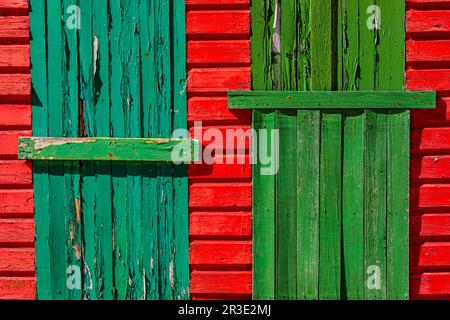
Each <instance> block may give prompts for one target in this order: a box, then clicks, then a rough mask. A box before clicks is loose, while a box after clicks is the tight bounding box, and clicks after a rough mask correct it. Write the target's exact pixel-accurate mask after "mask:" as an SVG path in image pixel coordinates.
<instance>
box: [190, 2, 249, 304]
mask: <svg viewBox="0 0 450 320" xmlns="http://www.w3.org/2000/svg"><path fill="white" fill-rule="evenodd" d="M186 5H187V37H188V52H187V55H188V58H187V59H188V99H189V100H188V120H189V125H190V128H192V126H193V122H194V121H199V120H201V121H203V127H204V129H207V128H210V127H217V128H219V129H221V130H224V129H226V128H244V129H248V128H250V125H251V123H250V112H247V111H246V112H230V111H229V110H227V103H226V102H227V99H226V92H227V91H228V90H249V89H250V11H249V9H250V1H249V0H186ZM206 142H207V141H206ZM246 163H247V165H238V164H236V165H220V164H216V165H213V166H212V167H211V166H206V165H194V166H190V170H189V183H190V186H189V211H190V215H189V221H190V230H189V232H190V266H191V297H192V299H218V298H219V299H250V298H251V263H252V258H251V257H252V254H251V167H250V166H249V165H248V161H246Z"/></svg>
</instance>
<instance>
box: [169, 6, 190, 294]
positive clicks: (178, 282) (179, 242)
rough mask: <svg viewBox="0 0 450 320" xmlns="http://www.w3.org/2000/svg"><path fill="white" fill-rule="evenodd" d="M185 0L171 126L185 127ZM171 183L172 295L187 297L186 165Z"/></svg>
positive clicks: (176, 28) (176, 36) (176, 13)
mask: <svg viewBox="0 0 450 320" xmlns="http://www.w3.org/2000/svg"><path fill="white" fill-rule="evenodd" d="M185 16H186V15H185V1H183V0H175V1H173V4H172V21H173V23H172V25H173V27H172V30H173V34H172V42H173V55H172V65H173V95H174V97H173V107H174V112H173V129H174V130H177V129H186V128H187V95H186V85H187V84H186V23H185V21H186V17H185ZM173 174H174V177H173V183H174V189H173V190H174V191H173V192H174V230H176V232H175V233H174V243H175V248H174V250H175V260H174V269H175V270H174V282H175V286H174V289H173V290H174V294H173V296H174V298H175V299H178V300H180V299H188V298H189V227H188V221H189V217H188V214H189V212H188V179H187V175H188V174H187V166H186V165H182V166H175V167H174V168H173Z"/></svg>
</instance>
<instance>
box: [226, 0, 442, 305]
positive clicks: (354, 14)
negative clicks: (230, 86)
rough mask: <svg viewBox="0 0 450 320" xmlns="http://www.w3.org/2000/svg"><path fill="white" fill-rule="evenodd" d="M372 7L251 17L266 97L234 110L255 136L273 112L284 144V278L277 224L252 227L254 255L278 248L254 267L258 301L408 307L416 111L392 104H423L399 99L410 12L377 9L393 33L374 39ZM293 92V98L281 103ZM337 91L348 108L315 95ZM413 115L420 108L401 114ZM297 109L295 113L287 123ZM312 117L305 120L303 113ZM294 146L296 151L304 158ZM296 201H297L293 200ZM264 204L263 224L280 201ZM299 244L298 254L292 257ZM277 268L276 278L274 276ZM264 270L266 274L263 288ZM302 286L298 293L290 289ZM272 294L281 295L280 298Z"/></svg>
mask: <svg viewBox="0 0 450 320" xmlns="http://www.w3.org/2000/svg"><path fill="white" fill-rule="evenodd" d="M371 4H373V3H370V1H364V0H363V1H359V2H357V3H355V2H351V1H338V2H333V1H325V2H321V3H320V4H318V3H316V2H313V1H311V2H310V1H284V2H282V3H281V4H280V7H281V10H280V12H278V9H279V8H277V7H276V5H274V3H272V2H267V3H265V4H259V5H256V6H255V7H254V8H253V7H252V8H251V12H252V15H253V16H254V19H253V24H254V26H253V30H254V33H253V38H252V76H253V81H252V83H253V89H255V90H266V91H259V92H258V91H256V92H245V93H242V92H241V93H233V92H232V93H231V94H229V106H230V107H231V109H233V108H235V109H238V108H249V109H252V108H254V109H257V110H255V111H254V113H253V117H254V119H257V121H258V122H255V121H254V126H255V125H256V128H263V127H264V126H263V125H264V122H262V123H260V121H261V120H263V121H264V119H270V118H268V115H270V114H271V113H272V114H273V115H274V119H275V120H274V121H275V128H277V129H280V143H281V145H282V147H281V148H280V152H281V153H280V171H279V173H278V175H277V177H276V179H275V180H276V183H275V186H276V188H275V189H276V190H277V192H276V193H275V196H274V195H273V194H274V193H273V192H270V193H269V192H267V193H266V197H271V199H274V202H275V206H274V208H275V210H274V211H275V212H274V213H273V214H272V217H275V218H274V219H275V221H276V222H275V225H276V228H275V230H276V231H275V239H276V240H275V265H276V267H275V266H273V264H272V262H271V256H272V250H273V249H272V243H273V242H272V240H271V234H272V233H270V230H271V221H270V220H269V219H265V222H267V228H266V225H264V224H261V225H259V224H256V223H254V226H255V230H254V239H255V240H254V241H255V248H257V246H256V243H257V240H258V239H259V238H261V239H266V244H267V243H268V244H269V246H268V248H267V245H266V249H265V250H266V251H265V254H266V255H267V257H266V258H267V259H261V260H255V261H254V263H255V266H254V268H255V280H254V283H255V288H254V289H255V290H256V293H254V296H258V295H259V294H262V295H263V296H265V297H266V298H267V297H268V298H280V299H340V298H343V299H388V298H390V299H406V298H407V297H408V293H407V292H408V281H407V278H408V260H407V257H408V254H407V251H408V216H407V214H408V184H405V183H404V181H402V179H401V177H402V176H403V177H405V175H407V173H408V172H407V171H408V167H409V162H408V157H409V155H408V153H409V149H408V148H407V145H408V144H407V143H405V142H406V141H407V140H408V139H409V112H408V111H400V112H398V111H394V110H389V111H387V110H388V109H389V106H391V107H395V106H399V107H400V104H401V103H400V104H399V103H398V102H399V100H397V101H396V102H393V103H390V102H388V101H386V100H385V99H384V98H383V97H382V96H383V95H384V94H386V95H390V94H393V95H394V96H395V95H396V93H395V91H397V92H398V94H399V95H401V96H404V97H406V96H407V95H413V94H414V93H406V95H405V93H403V92H402V91H401V90H403V81H404V79H403V72H404V67H405V62H404V55H405V52H404V50H403V46H404V43H405V35H404V31H403V30H404V17H403V12H405V5H404V3H401V2H399V3H395V4H394V3H392V2H388V1H379V2H378V3H377V4H378V5H379V6H380V7H382V8H383V12H389V13H388V14H384V15H383V19H384V20H383V24H385V25H387V26H388V27H385V28H383V29H382V31H379V30H376V29H373V30H371V29H368V28H367V23H366V19H362V18H361V16H362V12H363V11H364V12H365V11H366V9H367V8H368V7H369V6H370V5H371ZM253 10H254V11H253ZM399 12H401V14H398V13H399ZM279 33H281V34H282V37H281V39H279V38H278V35H279ZM394 52H395V53H394ZM296 54H297V55H298V56H296ZM392 57H395V58H392ZM272 90H273V91H272ZM283 90H286V91H289V92H281V93H280V92H277V91H283ZM336 90H343V91H349V92H340V93H339V94H340V95H342V96H341V97H342V101H344V103H343V104H341V100H340V98H339V97H338V98H335V97H333V98H331V97H330V100H329V101H326V100H327V98H324V97H325V96H326V95H327V94H328V93H327V92H311V91H336ZM298 91H308V92H298ZM364 91H371V94H373V95H374V96H373V98H369V100H370V101H371V102H370V104H367V103H365V102H363V101H361V100H360V101H356V100H358V99H355V100H353V97H357V96H359V97H364V96H365V95H366V94H368V93H367V92H364ZM383 91H389V93H388V92H386V93H383ZM334 94H336V93H332V94H331V95H334ZM376 95H379V96H376ZM319 96H320V97H321V98H319V99H316V97H319ZM375 96H376V97H375ZM297 97H298V99H297ZM344 97H345V98H344ZM322 98H324V99H323V100H322ZM427 100H428V102H427V103H426V104H428V105H429V106H430V107H431V108H432V109H433V108H434V107H435V100H436V95H435V94H434V93H432V94H431V95H430V96H429V97H428V99H427ZM376 104H378V105H376ZM407 105H409V106H412V103H405V104H403V105H402V106H401V107H402V108H400V109H405V107H406V106H407ZM341 107H342V108H345V109H354V108H359V107H361V108H362V109H364V111H362V112H358V111H355V110H353V111H350V110H347V111H342V110H339V108H341ZM288 108H289V109H294V110H289V112H288V111H286V109H288ZM302 108H304V109H305V110H298V109H302ZM377 108H379V109H380V110H376V109H377ZM261 109H262V110H264V113H262V111H261ZM274 109H278V110H276V111H273V110H274ZM308 109H309V110H308ZM311 109H319V110H318V111H311ZM320 109H328V110H320ZM296 110H297V111H296ZM292 116H296V117H297V119H298V120H297V123H296V125H295V126H294V125H293V124H291V122H290V117H292ZM266 121H267V120H266ZM269 121H270V120H269ZM317 128H318V129H317ZM294 130H296V131H297V136H296V137H295V138H292V136H291V134H290V132H291V131H294ZM316 130H318V132H317V131H316ZM342 143H344V145H342ZM292 145H296V146H297V154H296V155H295V156H293V155H292V150H291V149H290V147H291V146H292ZM311 145H316V146H318V150H317V151H316V150H315V149H314V148H312V147H311ZM295 158H297V159H295ZM293 163H294V164H295V165H294V166H293V165H292V164H293ZM299 163H301V164H299ZM287 167H288V168H290V170H289V171H290V174H291V175H294V176H298V175H300V178H297V185H296V188H293V187H292V186H293V183H292V181H291V180H290V177H289V175H288V174H287V171H286V170H287V169H286V168H287ZM296 171H297V172H296ZM253 179H254V187H255V188H256V187H257V186H258V184H259V183H261V181H262V180H263V179H267V178H263V177H262V176H261V175H260V174H258V172H257V171H256V172H255V171H254V174H253ZM259 179H261V181H259ZM316 181H317V184H316ZM342 183H343V184H344V186H345V187H344V188H343V186H342ZM261 184H262V185H263V183H261ZM270 184H271V181H270V180H269V179H267V181H265V182H264V186H267V185H269V186H270ZM264 190H265V189H264V188H262V187H261V188H260V189H257V191H259V192H264ZM268 190H270V189H268ZM254 191H255V190H254ZM315 192H316V193H315ZM290 193H294V194H295V197H294V198H290V196H291V195H290ZM314 195H316V196H314ZM255 199H259V198H255ZM298 199H301V202H300V204H299V205H298V206H296V207H297V208H296V211H297V216H296V217H292V209H291V207H290V205H291V204H292V203H295V202H296V201H299V200H298ZM317 200H319V201H318V202H317ZM264 201H265V203H268V206H267V207H262V208H260V204H261V203H262V202H261V201H258V203H256V201H254V203H255V204H254V207H253V211H254V221H255V222H256V221H258V217H260V218H259V219H262V217H263V214H270V213H272V211H271V210H273V209H271V207H270V201H269V200H267V199H266V200H264ZM286 212H289V214H286ZM261 221H263V220H261ZM294 224H295V225H296V227H293V225H294ZM257 227H258V228H257ZM268 233H269V234H270V236H269V235H267V234H268ZM341 241H342V242H341ZM295 242H296V243H297V248H296V250H294V248H290V247H289V246H290V244H291V243H295ZM255 252H256V253H257V254H258V255H260V256H262V257H263V256H264V255H263V254H260V253H259V252H258V251H255ZM291 256H292V257H295V260H296V261H295V264H297V268H296V269H295V270H293V269H292V268H291V263H292V262H291V260H290V258H291ZM374 266H376V267H378V269H377V270H379V271H380V277H381V279H380V280H381V281H380V283H381V285H380V287H378V286H376V287H370V286H368V285H366V278H367V272H372V271H370V270H373V267H374ZM259 268H261V269H259ZM269 268H272V270H273V269H274V270H275V273H274V275H272V274H271V273H270V272H269V271H268V270H267V269H269ZM341 268H342V269H341ZM258 270H264V271H265V272H264V273H261V274H260V277H256V275H257V271H258ZM294 282H297V285H296V288H295V290H294V289H293V288H292V287H291V284H292V283H294ZM273 283H275V285H274V287H275V289H274V291H275V294H271V288H272V287H273ZM266 288H267V292H268V295H265V291H264V290H266Z"/></svg>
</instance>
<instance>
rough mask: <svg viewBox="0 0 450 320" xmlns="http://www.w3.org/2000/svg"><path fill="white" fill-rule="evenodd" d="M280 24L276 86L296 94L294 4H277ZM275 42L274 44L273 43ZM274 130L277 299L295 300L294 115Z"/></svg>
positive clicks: (287, 114)
mask: <svg viewBox="0 0 450 320" xmlns="http://www.w3.org/2000/svg"><path fill="white" fill-rule="evenodd" d="M278 7H279V10H280V11H279V15H280V16H279V17H278V18H277V20H279V21H278V23H279V24H280V31H279V32H280V35H281V37H280V40H281V42H280V44H279V45H280V62H281V63H280V67H281V74H280V76H279V79H278V80H277V82H278V83H280V85H281V89H282V90H294V91H295V90H298V85H297V81H298V78H297V56H296V54H295V53H296V52H297V44H298V32H297V19H298V3H297V0H289V1H281V2H279V4H278ZM276 41H277V40H276V39H275V40H274V42H275V43H276ZM275 127H276V128H277V129H278V130H279V138H280V145H281V146H283V147H282V148H280V153H279V157H280V159H279V163H280V167H279V170H278V174H277V177H276V181H275V183H276V212H277V213H276V234H277V246H276V250H277V251H276V257H277V260H276V261H277V269H276V278H277V282H276V283H277V291H276V294H277V298H279V299H296V298H297V250H296V247H295V246H292V244H293V243H296V242H297V215H296V210H297V152H296V151H297V150H296V149H297V112H296V111H292V110H291V111H277V112H275Z"/></svg>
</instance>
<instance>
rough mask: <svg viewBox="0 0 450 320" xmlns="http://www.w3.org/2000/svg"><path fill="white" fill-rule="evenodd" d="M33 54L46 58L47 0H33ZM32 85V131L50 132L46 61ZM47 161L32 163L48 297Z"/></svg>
mask: <svg viewBox="0 0 450 320" xmlns="http://www.w3.org/2000/svg"><path fill="white" fill-rule="evenodd" d="M30 29H31V33H32V34H33V37H32V38H31V39H30V44H31V46H30V56H31V60H32V61H45V59H46V57H47V45H46V37H47V34H46V2H45V1H41V0H30ZM31 81H32V87H33V95H32V112H33V132H34V133H35V134H37V135H42V136H46V135H48V116H47V114H48V98H47V97H48V94H47V66H46V64H45V63H38V64H34V65H33V68H32V69H31ZM48 173H49V171H48V163H47V162H45V161H42V162H39V163H36V164H34V165H33V180H34V183H35V185H39V186H40V187H39V188H35V190H34V196H35V200H34V208H35V227H36V230H39V236H37V237H36V252H40V253H41V254H38V255H36V273H38V274H39V275H40V277H41V280H40V281H38V282H37V284H36V285H37V298H38V299H49V298H50V297H51V296H52V292H51V290H52V283H51V274H52V272H51V267H50V266H51V264H52V256H51V254H50V251H49V250H48V246H49V243H50V242H49V240H50V239H49V237H50V226H51V223H50V193H49V174H48Z"/></svg>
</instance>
